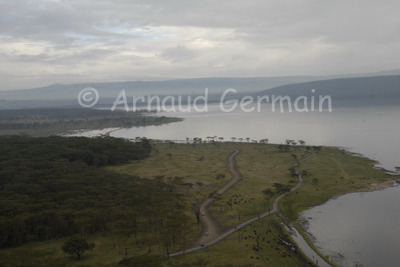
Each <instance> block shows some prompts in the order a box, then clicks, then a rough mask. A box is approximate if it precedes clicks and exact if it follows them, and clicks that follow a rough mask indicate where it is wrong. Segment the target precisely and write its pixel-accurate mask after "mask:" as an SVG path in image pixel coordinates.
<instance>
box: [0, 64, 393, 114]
mask: <svg viewBox="0 0 400 267" xmlns="http://www.w3.org/2000/svg"><path fill="white" fill-rule="evenodd" d="M378 74H379V76H380V77H381V79H378V78H376V77H371V78H370V79H367V80H365V82H364V83H365V84H364V83H363V82H362V79H364V78H365V77H361V78H354V77H360V76H362V75H364V76H373V75H375V76H378V75H377V73H368V74H354V75H336V76H282V77H247V78H229V77H228V78H196V79H177V80H165V81H127V82H110V83H83V84H54V85H49V86H45V87H40V88H33V89H24V90H13V91H0V109H20V108H41V107H76V106H78V102H77V96H78V94H79V92H80V91H81V90H82V89H84V88H87V87H93V88H96V89H97V90H98V92H99V96H100V99H99V105H103V106H109V105H110V103H113V101H114V100H115V99H116V97H117V96H118V94H119V92H120V91H121V90H122V89H125V91H126V94H127V96H144V95H152V94H156V95H160V96H162V95H183V96H185V95H198V94H204V91H205V88H208V90H209V95H210V99H211V100H215V99H218V98H219V95H220V94H221V93H222V92H223V91H224V90H225V89H227V88H234V89H236V90H237V91H238V94H240V95H247V94H254V93H256V92H260V91H261V92H263V91H265V90H268V89H270V90H279V92H282V93H285V94H287V93H290V94H304V93H305V92H306V91H307V90H309V89H310V87H314V88H315V89H318V92H317V93H323V92H324V91H323V90H327V91H329V92H330V93H331V94H333V92H332V90H334V91H335V93H337V94H338V95H337V97H341V96H342V95H343V96H344V97H347V98H348V97H352V96H353V97H358V94H368V92H370V93H372V91H374V90H375V89H376V88H380V87H382V86H383V87H385V88H386V87H387V88H393V86H395V85H396V84H399V83H398V81H397V80H396V81H394V80H393V79H395V78H393V77H398V76H396V75H400V70H394V71H387V72H379V73H378ZM393 74H396V75H393ZM390 75H391V76H390ZM349 76H351V77H353V78H348V77H349ZM385 77H388V79H385ZM390 77H391V78H390ZM336 78H338V79H336ZM343 78H345V79H343ZM347 78H348V79H349V80H348V79H347ZM352 79H355V80H352ZM357 79H361V80H357ZM325 80H326V81H327V83H324V82H323V81H325ZM328 80H329V81H328ZM333 81H334V82H333ZM342 81H347V82H346V83H345V85H342V84H341V83H342ZM372 81H373V82H372ZM314 82H315V83H314ZM351 82H353V83H354V84H351ZM386 83H388V84H391V85H390V86H389V85H387V86H386ZM353 85H354V86H353ZM349 87H352V89H344V88H349ZM361 87H363V88H366V89H365V90H359V89H356V88H361ZM302 88H303V91H301V90H302ZM341 88H342V89H341ZM367 88H370V89H367ZM374 88H375V89H374ZM387 88H386V89H385V90H386V91H384V94H387V93H390V94H392V93H393V92H388V91H387ZM311 89H312V88H311ZM304 90H305V91H304ZM343 90H344V91H347V94H344V93H345V92H344V91H343ZM355 90H356V91H355ZM368 90H370V91H368ZM371 90H372V91H371ZM393 90H394V89H393ZM295 91H296V92H295ZM268 92H269V94H270V93H272V92H274V91H268ZM286 92H287V93H286ZM374 92H375V91H374ZM282 93H281V94H282Z"/></svg>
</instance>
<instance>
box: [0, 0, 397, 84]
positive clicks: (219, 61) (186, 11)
mask: <svg viewBox="0 0 400 267" xmlns="http://www.w3.org/2000/svg"><path fill="white" fill-rule="evenodd" d="M399 10H400V1H397V0H393V1H386V0H383V1H382V0H380V1H378V0H374V1H371V0H337V1H336V0H330V1H327V0H291V1H288V0H276V1H275V0H273V1H272V0H246V1H243V0H228V1H225V0H218V1H211V0H210V1H201V0H196V1H192V0H180V1H179V0H174V1H168V0H158V1H157V0H146V1H128V0H125V1H124V0H119V1H118V0H114V1H105V0H93V1H82V0H76V1H66V0H65V1H63V0H60V1H57V0H52V1H50V0H48V1H40V0H37V1H35V0H32V1H24V0H10V1H7V0H0V60H1V61H0V77H1V85H0V90H9V89H21V88H33V87H39V86H44V85H49V84H53V83H81V82H105V81H127V80H159V79H173V78H192V77H237V76H241V77H244V76H247V77H248V76H265V77H270V76H290V75H331V74H346V73H364V72H375V71H382V70H391V69H399V68H400V61H399V59H400V15H399Z"/></svg>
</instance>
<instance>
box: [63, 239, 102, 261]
mask: <svg viewBox="0 0 400 267" xmlns="http://www.w3.org/2000/svg"><path fill="white" fill-rule="evenodd" d="M94 247H95V245H94V243H90V244H89V243H88V242H87V241H86V239H85V238H84V237H83V236H82V235H74V236H72V237H71V238H70V239H68V240H67V242H65V243H64V245H63V246H62V247H61V249H62V250H63V251H64V252H65V253H68V254H69V255H71V256H72V255H76V257H77V258H78V260H79V259H80V258H81V255H82V254H83V252H85V251H86V250H89V249H90V250H91V249H93V248H94Z"/></svg>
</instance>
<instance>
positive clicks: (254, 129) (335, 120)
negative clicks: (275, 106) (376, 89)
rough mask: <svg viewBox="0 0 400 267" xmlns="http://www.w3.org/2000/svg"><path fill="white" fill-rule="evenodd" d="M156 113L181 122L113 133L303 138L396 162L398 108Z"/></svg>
mask: <svg viewBox="0 0 400 267" xmlns="http://www.w3.org/2000/svg"><path fill="white" fill-rule="evenodd" d="M159 115H165V116H176V117H181V118H184V119H185V120H184V121H182V122H178V123H172V124H166V125H161V126H148V127H135V128H130V129H121V130H118V131H115V132H113V133H112V134H111V135H112V136H115V137H124V138H134V137H147V138H152V139H166V140H186V137H189V138H193V137H201V138H203V139H205V138H206V137H207V136H218V137H223V138H224V140H231V137H236V138H247V137H250V138H251V139H255V140H257V139H258V140H259V139H262V138H268V139H269V141H270V143H282V142H285V140H286V139H295V140H299V139H302V140H305V141H306V142H307V144H311V145H329V146H340V147H345V148H347V149H349V150H350V151H352V152H356V153H360V154H363V155H365V156H367V157H370V158H372V159H375V160H378V161H379V162H380V163H381V166H382V167H384V168H386V169H389V170H394V167H395V166H400V140H399V133H400V123H399V118H400V107H393V108H386V109H385V110H382V108H368V109H367V108H356V109H345V108H343V109H336V110H333V111H332V112H328V111H324V112H308V113H298V112H292V113H289V112H285V113H280V112H272V111H271V107H270V106H269V105H267V104H263V105H262V106H261V108H260V112H256V111H255V112H249V113H246V112H242V111H240V110H239V109H236V110H234V112H229V113H225V112H221V110H220V108H219V106H218V105H209V107H208V112H201V113H199V112H190V113H188V112H187V113H185V112H183V113H182V112H169V113H160V114H159Z"/></svg>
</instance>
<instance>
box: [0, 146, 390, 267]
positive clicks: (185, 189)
mask: <svg viewBox="0 0 400 267" xmlns="http://www.w3.org/2000/svg"><path fill="white" fill-rule="evenodd" d="M235 148H236V149H239V150H240V151H241V152H240V154H238V155H237V157H236V163H237V169H238V170H239V172H240V174H241V176H242V179H241V180H240V181H239V182H238V183H237V184H236V185H235V186H234V187H232V188H231V189H229V190H228V191H227V192H226V193H225V194H223V195H222V196H220V198H219V199H217V200H216V201H215V202H214V204H213V205H212V206H211V207H210V211H211V213H212V215H213V216H214V217H215V218H216V219H217V220H218V222H219V223H220V224H221V226H222V227H231V226H234V225H236V224H239V223H241V222H243V221H244V220H246V219H249V218H253V217H256V216H257V214H258V213H262V212H265V211H266V210H267V209H268V208H267V206H268V205H267V203H269V205H270V207H271V206H272V203H273V200H274V198H275V197H277V196H278V195H279V193H278V192H276V188H275V187H274V183H280V184H283V185H288V186H291V187H293V186H294V185H295V184H296V183H297V178H296V177H293V176H292V175H291V171H290V168H291V167H292V166H293V165H294V164H295V163H296V161H297V160H298V159H300V158H303V157H305V156H308V155H310V153H309V152H307V151H306V147H303V146H296V147H294V146H291V147H290V150H289V151H285V152H283V151H282V150H280V149H279V148H278V146H277V145H269V144H268V145H267V144H259V143H257V144H256V143H231V142H226V143H207V144H205V143H203V144H197V145H196V146H194V145H193V144H175V143H154V144H153V148H152V152H151V154H150V156H149V157H147V158H145V159H141V160H133V161H130V162H129V163H128V164H120V165H116V166H107V167H105V168H104V171H106V172H107V173H117V174H118V175H125V176H126V175H130V176H134V177H140V178H141V179H143V180H154V181H157V180H160V181H162V182H163V183H165V184H168V185H170V186H173V187H174V188H176V192H177V193H178V194H180V195H181V196H182V197H181V198H179V199H180V201H181V202H182V203H181V204H182V205H181V207H182V211H183V215H184V216H186V217H185V218H186V220H187V221H188V222H187V224H186V226H185V227H187V229H186V231H183V232H185V233H186V234H185V236H184V237H182V236H181V237H180V243H179V244H176V245H175V247H174V249H175V251H177V250H179V249H180V248H184V247H185V246H186V247H188V246H190V244H191V242H190V241H191V240H193V239H194V238H196V236H197V235H198V234H199V233H200V232H201V227H200V226H199V225H198V224H197V222H196V217H195V214H194V209H193V203H196V202H197V203H199V202H201V201H202V200H203V199H205V198H206V197H208V196H209V194H211V193H213V192H214V191H216V190H217V188H218V187H220V186H221V185H223V184H225V183H226V182H227V181H228V180H229V179H230V174H229V172H228V171H227V168H226V164H227V156H228V155H229V154H230V153H231V152H232V151H233V149H235ZM309 149H310V150H311V151H314V148H313V147H311V148H309ZM373 163H374V162H373V161H371V160H369V159H366V158H362V157H357V156H352V155H349V154H348V153H345V152H343V151H342V150H339V149H337V148H329V147H323V148H322V149H320V150H319V151H317V152H316V155H315V156H314V157H311V158H309V159H307V160H306V161H304V162H302V163H301V164H300V166H299V167H298V170H299V171H300V172H302V173H303V178H304V183H303V185H302V186H301V187H300V188H299V189H298V190H296V192H293V193H290V194H289V195H288V196H286V197H284V198H283V200H282V201H281V205H280V208H281V209H282V211H283V213H284V214H285V216H286V217H287V218H288V219H289V220H290V221H291V222H297V223H300V222H299V220H298V219H299V213H300V212H301V211H303V210H305V209H307V208H309V207H312V206H315V205H319V204H321V203H323V202H325V201H327V200H328V199H329V198H331V197H332V196H335V195H338V194H343V193H347V192H353V191H358V190H370V189H374V188H377V187H379V186H381V185H384V184H385V183H387V182H388V181H389V180H390V179H391V178H392V177H391V176H390V175H387V174H385V173H384V172H383V171H381V170H377V169H373V168H372V167H371V165H372V164H373ZM221 177H224V178H221ZM375 184H377V185H375ZM267 188H270V189H271V190H272V191H273V192H274V195H273V196H272V197H271V199H269V200H267V198H266V195H265V194H264V193H263V190H265V189H267ZM148 194H151V192H148ZM271 208H272V207H271ZM239 217H240V218H239ZM298 226H299V224H297V228H298V229H299V227H298ZM300 230H301V229H300ZM151 233H152V232H151V231H149V232H148V234H145V233H143V234H142V235H144V236H146V238H145V239H143V238H141V239H138V238H135V237H134V236H133V235H132V234H118V233H115V232H106V233H100V234H93V235H89V236H88V240H89V241H90V242H94V243H95V245H96V247H95V248H94V249H93V251H88V252H86V253H85V254H84V255H83V256H82V259H81V260H79V261H78V260H76V259H74V258H73V257H70V256H68V255H66V254H64V253H63V252H62V251H61V249H60V247H61V245H62V243H63V242H64V241H65V240H66V239H65V238H59V239H53V240H49V241H47V242H32V243H28V244H25V245H22V246H19V247H16V248H6V249H1V250H0V266H118V262H119V261H121V260H123V259H126V261H125V265H119V266H312V265H311V264H310V263H309V262H308V261H307V260H306V259H305V257H304V256H303V255H302V253H301V252H298V251H293V249H292V248H290V247H288V246H287V245H285V243H284V242H282V240H283V241H288V242H290V237H289V236H288V234H287V232H286V230H285V229H284V227H283V225H282V224H281V221H280V219H279V218H278V217H276V216H275V215H273V216H271V217H267V218H264V219H262V220H260V221H258V222H256V223H253V224H252V225H250V226H248V227H246V228H244V229H241V230H240V231H238V232H235V233H234V234H232V235H231V236H229V237H228V238H227V239H225V240H223V241H221V242H219V243H217V244H215V245H213V246H210V247H208V248H205V249H203V250H200V251H198V252H196V253H192V254H185V255H181V256H177V257H171V258H169V259H168V258H167V257H165V255H166V252H165V247H164V245H163V244H162V242H160V240H159V237H155V236H154V237H152V234H151ZM302 234H304V233H302ZM138 240H140V241H138ZM143 240H145V241H143ZM291 243H293V242H291Z"/></svg>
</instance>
